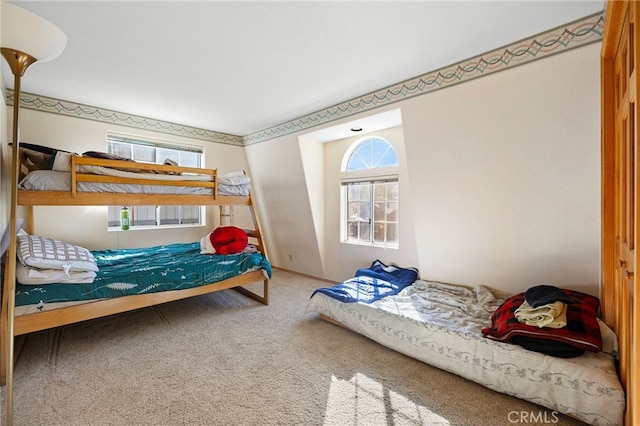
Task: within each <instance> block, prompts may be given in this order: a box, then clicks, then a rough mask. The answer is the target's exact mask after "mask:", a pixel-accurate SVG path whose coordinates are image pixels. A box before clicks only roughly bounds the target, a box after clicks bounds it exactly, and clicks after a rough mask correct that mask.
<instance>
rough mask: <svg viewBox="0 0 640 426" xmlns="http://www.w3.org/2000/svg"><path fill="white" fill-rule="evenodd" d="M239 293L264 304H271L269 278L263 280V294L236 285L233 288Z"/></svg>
mask: <svg viewBox="0 0 640 426" xmlns="http://www.w3.org/2000/svg"><path fill="white" fill-rule="evenodd" d="M233 289H234V290H235V291H237V292H238V293H241V294H244V295H245V296H247V297H249V298H251V299H253V300H255V301H258V302H260V303H262V304H263V305H268V304H269V280H264V281H263V282H262V296H260V295H259V294H258V293H254V292H253V291H251V290H247V289H246V288H244V287H239V286H238V287H234V288H233Z"/></svg>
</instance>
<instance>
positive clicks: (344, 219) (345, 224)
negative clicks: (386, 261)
mask: <svg viewBox="0 0 640 426" xmlns="http://www.w3.org/2000/svg"><path fill="white" fill-rule="evenodd" d="M371 139H379V140H382V141H384V142H386V143H387V144H388V145H389V147H391V148H392V149H393V151H394V155H395V157H396V165H394V166H376V167H371V168H364V169H360V170H348V165H349V160H350V159H351V156H352V155H353V154H354V152H356V150H357V149H358V147H360V146H361V145H362V144H363V143H366V142H368V141H370V140H371ZM385 152H386V151H385ZM398 162H399V160H398V155H397V149H396V147H395V146H394V145H393V143H392V142H390V141H389V140H388V139H386V138H384V137H381V136H377V135H367V136H364V137H362V138H360V139H358V140H356V141H355V142H354V143H353V144H351V146H350V147H349V148H348V149H347V151H346V152H345V154H344V156H343V160H342V166H341V176H340V241H341V242H342V243H346V244H355V245H362V246H367V247H381V248H394V249H397V248H399V246H400V220H399V206H400V198H399V192H400V187H399V185H400V184H399V182H400V180H399V175H398V170H399V164H398ZM381 183H384V184H385V186H386V185H387V184H389V183H394V184H395V185H396V191H397V192H398V194H397V195H396V197H395V199H394V200H392V201H389V200H388V199H387V198H386V191H385V199H384V200H383V202H385V203H388V202H393V203H395V204H396V208H395V210H394V212H395V220H394V221H389V220H388V218H387V217H384V218H382V219H380V220H378V219H376V216H375V211H376V204H377V202H376V199H375V197H374V193H375V185H379V184H381ZM353 185H363V186H365V187H366V186H368V191H369V194H370V197H369V202H368V204H369V216H370V217H369V218H368V219H369V220H368V222H369V224H370V226H369V236H368V238H367V239H366V240H364V239H362V238H355V239H354V238H352V237H351V236H350V232H349V229H350V226H352V224H353V222H354V221H353V220H352V219H351V218H350V215H349V213H350V209H349V204H348V203H349V202H350V200H349V193H348V192H349V186H353ZM378 201H380V200H378ZM353 202H357V201H353ZM385 210H386V209H385ZM376 224H382V225H384V229H383V235H384V238H383V241H378V240H377V239H376V226H375V225H376ZM389 224H392V225H393V226H395V228H396V230H395V233H396V239H395V241H392V242H389V241H387V236H388V230H389Z"/></svg>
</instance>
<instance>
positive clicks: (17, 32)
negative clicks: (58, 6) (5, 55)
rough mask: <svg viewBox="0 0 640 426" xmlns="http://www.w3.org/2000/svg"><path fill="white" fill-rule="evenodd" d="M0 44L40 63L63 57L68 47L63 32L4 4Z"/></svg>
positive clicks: (25, 12)
mask: <svg viewBox="0 0 640 426" xmlns="http://www.w3.org/2000/svg"><path fill="white" fill-rule="evenodd" d="M0 7H2V11H1V15H2V25H1V26H0V28H2V33H1V34H0V45H1V47H6V48H9V49H14V50H18V51H20V52H22V53H26V54H28V55H31V56H33V57H34V58H35V59H36V60H38V61H39V62H46V61H51V60H52V59H55V58H57V57H58V56H60V54H61V53H62V51H63V50H64V47H65V46H66V44H67V36H66V35H65V34H64V33H63V32H62V30H61V29H60V28H58V27H56V26H55V25H53V24H52V23H51V22H49V21H47V20H46V19H44V18H42V17H40V16H38V15H36V14H34V13H31V12H29V11H28V10H25V9H23V8H21V7H18V6H16V5H13V4H11V3H6V2H4V1H3V2H2V3H1V4H0Z"/></svg>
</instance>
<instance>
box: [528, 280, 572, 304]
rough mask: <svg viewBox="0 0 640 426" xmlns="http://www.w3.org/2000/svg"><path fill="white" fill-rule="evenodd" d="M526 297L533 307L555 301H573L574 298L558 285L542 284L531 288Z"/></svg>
mask: <svg viewBox="0 0 640 426" xmlns="http://www.w3.org/2000/svg"><path fill="white" fill-rule="evenodd" d="M524 298H525V300H526V301H527V303H528V304H529V305H531V306H532V307H533V308H537V307H538V306H542V305H546V304H549V303H554V302H564V303H572V302H573V299H571V297H569V296H568V295H567V294H566V293H564V292H563V291H562V290H561V289H559V288H558V287H555V286H552V285H547V284H542V285H537V286H534V287H531V288H529V289H528V290H527V291H526V292H525V293H524Z"/></svg>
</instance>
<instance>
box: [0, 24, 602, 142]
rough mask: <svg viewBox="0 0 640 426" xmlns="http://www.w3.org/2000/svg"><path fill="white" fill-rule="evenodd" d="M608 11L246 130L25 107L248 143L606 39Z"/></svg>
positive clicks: (41, 104)
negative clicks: (234, 131)
mask: <svg viewBox="0 0 640 426" xmlns="http://www.w3.org/2000/svg"><path fill="white" fill-rule="evenodd" d="M603 32H604V14H603V13H597V14H594V15H591V16H588V17H586V18H583V19H580V20H577V21H574V22H570V23H568V24H565V25H563V26H560V27H557V28H555V29H552V30H550V31H546V32H544V33H541V34H538V35H535V36H533V37H530V38H528V39H524V40H521V41H518V42H516V43H513V44H510V45H508V46H505V47H501V48H498V49H495V50H492V51H490V52H487V53H483V54H481V55H478V56H476V57H473V58H471V59H467V60H464V61H461V62H458V63H456V64H452V65H450V66H447V67H444V68H440V69H438V70H435V71H432V72H428V73H426V74H423V75H420V76H418V77H415V78H412V79H409V80H405V81H403V82H400V83H397V84H395V85H392V86H388V87H385V88H382V89H380V90H377V91H375V92H371V93H368V94H365V95H363V96H361V97H359V98H354V99H350V100H348V101H345V102H343V103H341V104H338V105H334V106H332V107H329V108H326V109H323V110H320V111H316V112H314V113H312V114H309V115H306V116H303V117H299V118H297V119H294V120H291V121H287V122H285V123H282V124H279V125H277V126H273V127H270V128H268V129H264V130H261V131H259V132H256V133H252V134H249V135H246V136H244V137H243V136H237V135H230V134H226V133H220V132H216V131H213V130H206V129H199V128H195V127H189V126H184V125H181V124H176V123H171V122H167V121H160V120H155V119H152V118H148V117H142V116H137V115H131V114H126V113H122V112H117V111H112V110H108V109H103V108H97V107H93V106H89V105H83V104H78V103H74V102H69V101H63V100H60V99H54V98H48V97H45V96H40V95H34V94H31V93H23V94H22V98H21V100H22V102H21V104H22V107H23V108H28V109H33V110H37V111H45V112H50V113H54V114H60V115H67V116H71V117H77V118H84V119H88V120H94V121H100V122H104V123H112V124H117V125H120V126H128V127H132V128H137V129H144V130H151V131H155V132H160V133H167V134H171V135H178V136H184V137H188V138H193V139H199V140H204V141H208V142H216V143H223V144H229V145H236V146H246V145H251V144H255V143H258V142H264V141H266V140H269V139H274V138H277V137H281V136H284V135H287V134H290V133H294V132H298V131H302V130H305V129H308V128H311V127H314V126H318V125H320V124H325V123H328V122H331V121H334V120H338V119H341V118H344V117H348V116H350V115H354V114H358V113H361V112H365V111H368V110H372V109H375V108H378V107H381V106H384V105H389V104H392V103H395V102H399V101H402V100H406V99H410V98H413V97H415V96H420V95H424V94H426V93H430V92H434V91H436V90H440V89H444V88H446V87H450V86H453V85H456V84H460V83H464V82H466V81H470V80H473V79H476V78H479V77H484V76H487V75H491V74H494V73H496V72H499V71H503V70H505V69H509V68H513V67H515V66H518V65H522V64H526V63H528V62H531V61H534V60H538V59H543V58H546V57H549V56H551V55H554V54H557V53H561V52H565V51H568V50H571V49H575V48H577V47H581V46H585V45H587V44H591V43H595V42H598V41H601V40H602V34H603ZM3 94H4V97H5V99H6V102H7V105H10V106H12V105H13V95H14V94H13V90H10V89H6V91H5V90H3Z"/></svg>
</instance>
